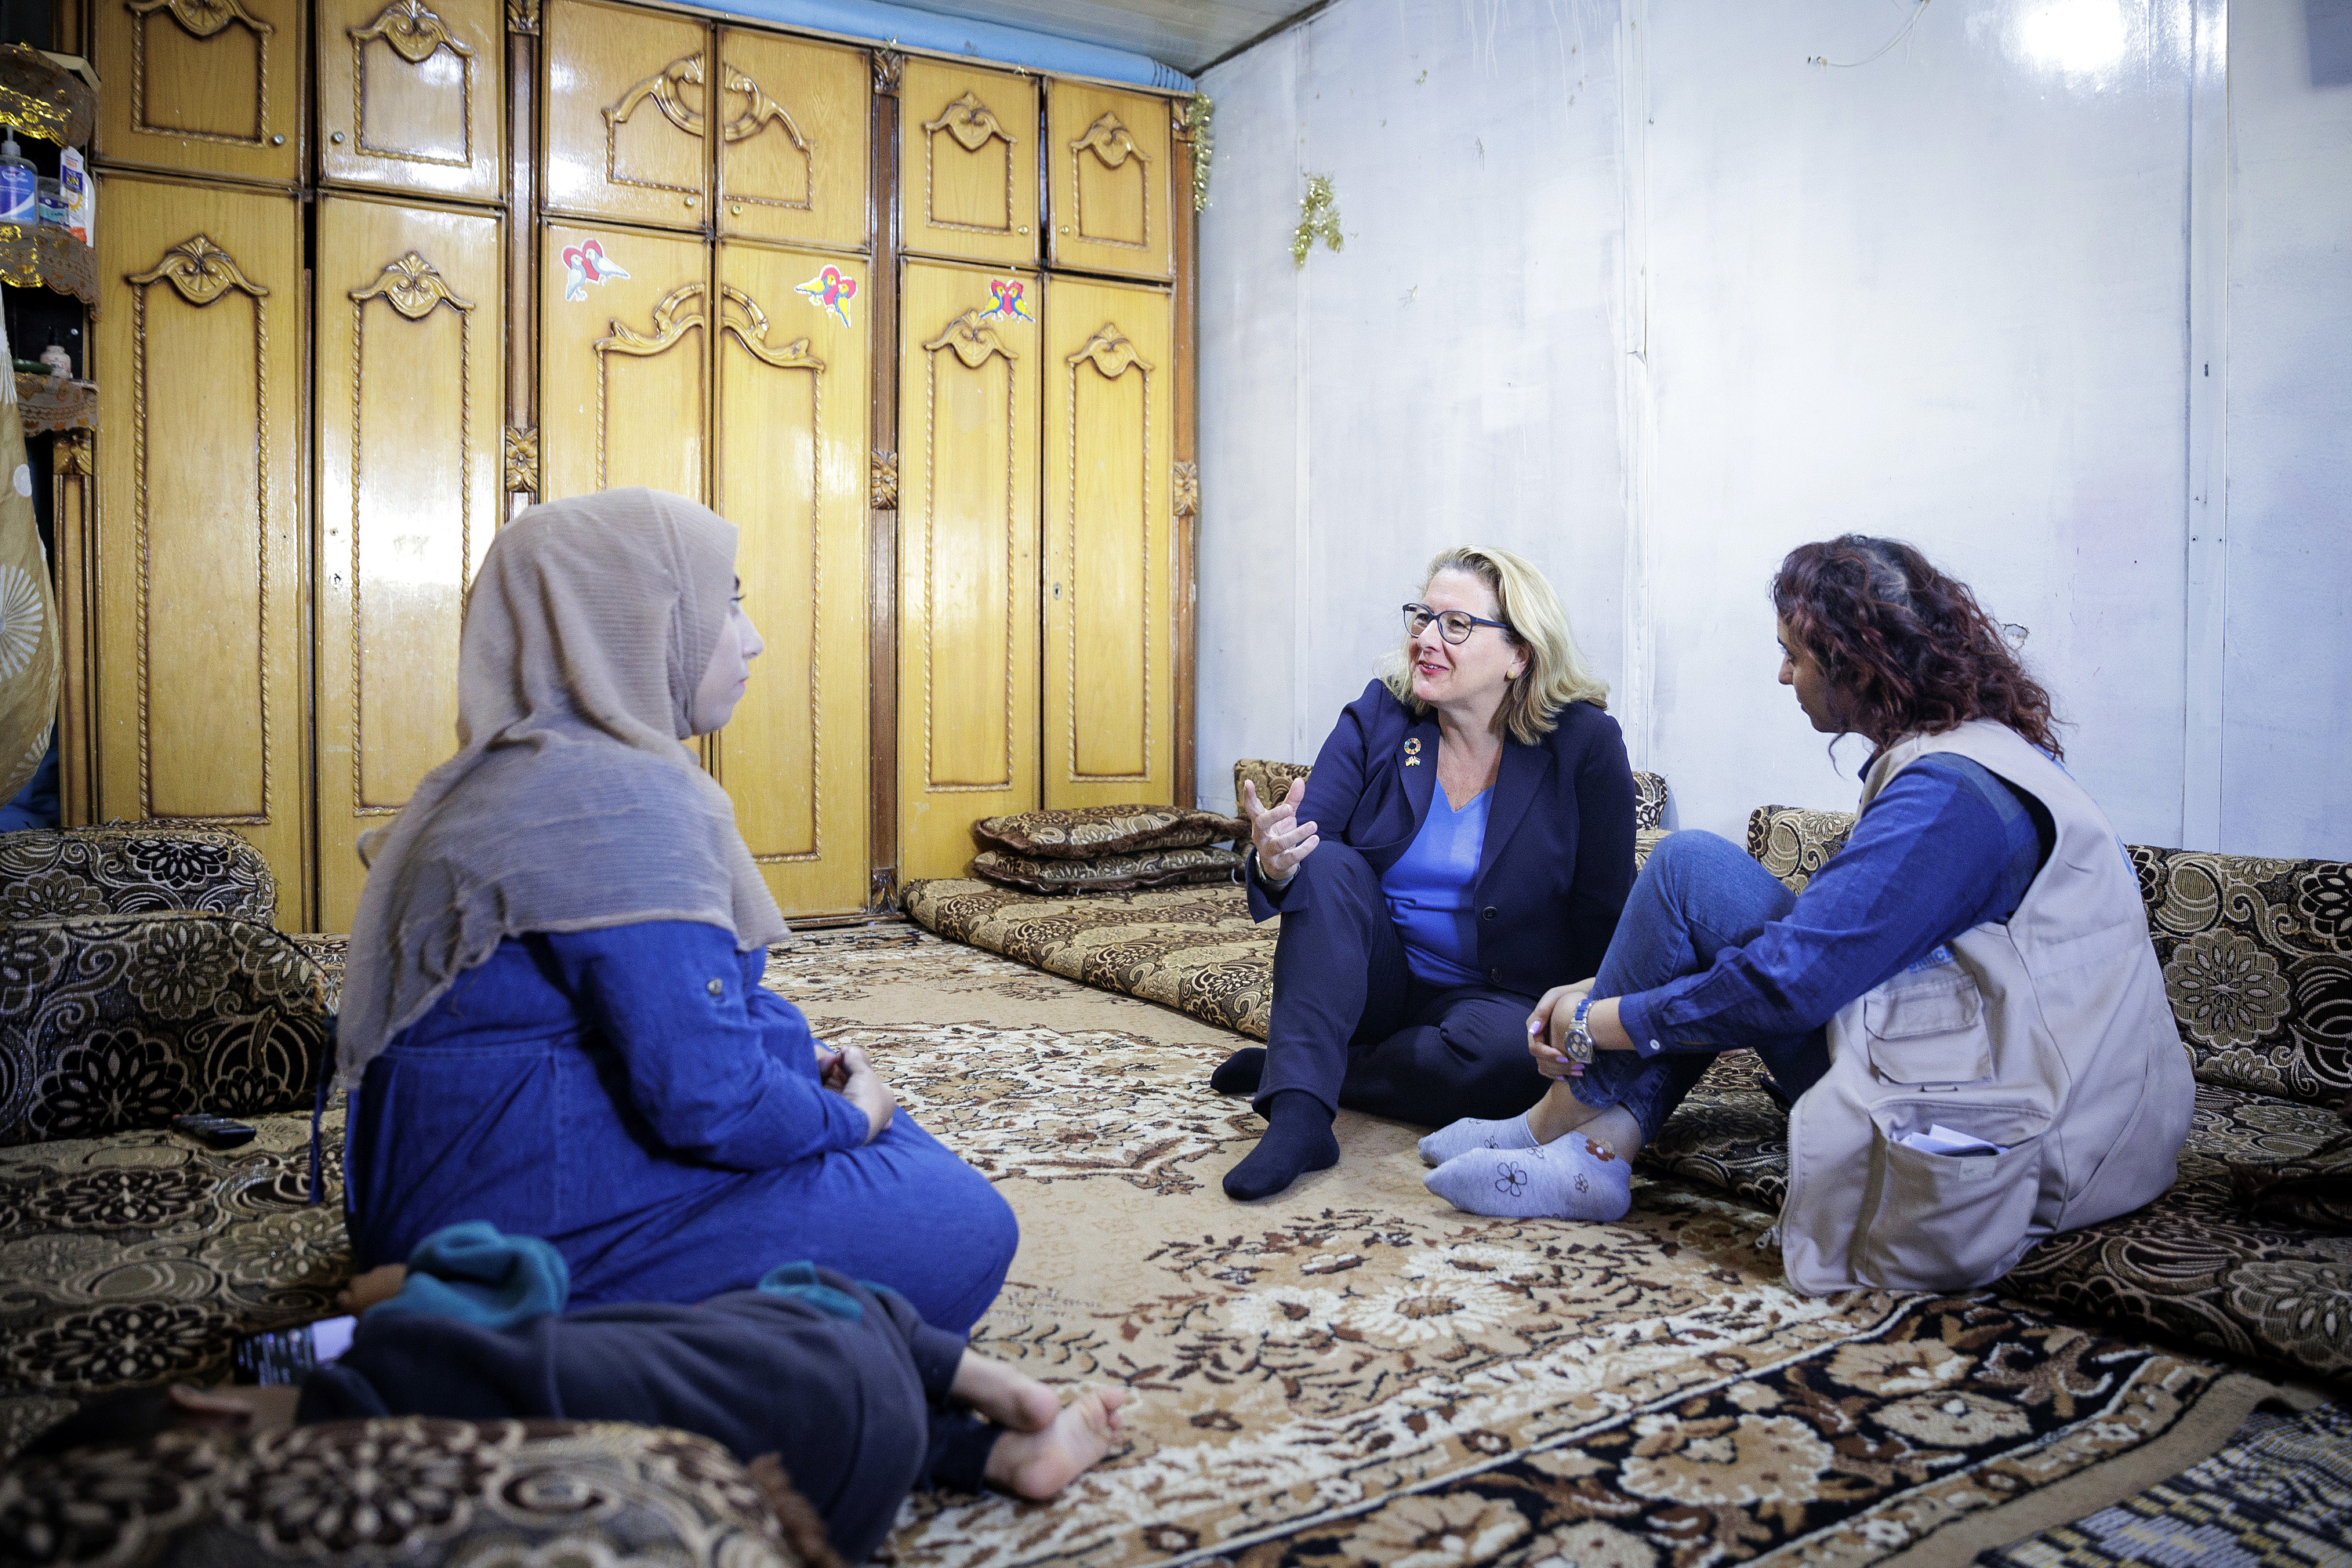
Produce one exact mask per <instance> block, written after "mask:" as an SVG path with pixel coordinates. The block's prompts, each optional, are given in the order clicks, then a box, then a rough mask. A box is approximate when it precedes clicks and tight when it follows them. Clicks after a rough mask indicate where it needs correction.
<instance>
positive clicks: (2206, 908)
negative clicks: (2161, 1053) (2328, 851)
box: [2131, 845, 2352, 1106]
mask: <svg viewBox="0 0 2352 1568" xmlns="http://www.w3.org/2000/svg"><path fill="white" fill-rule="evenodd" d="M2131 859H2132V866H2133V868H2135V869H2137V871H2138V872H2139V888H2140V896H2141V897H2142V898H2143V899H2145V900H2147V910H2148V931H2149V934H2150V935H2152V936H2153V937H2155V939H2156V956H2157V958H2158V962H2160V963H2162V964H2163V965H2164V986H2165V989H2166V990H2167V991H2168V992H2169V993H2170V994H2171V997H2172V1014H2173V1016H2174V1018H2175V1019H2176V1020H2178V1021H2179V1025H2180V1033H2181V1037H2182V1038H2184V1039H2185V1040H2186V1041H2187V1042H2188V1045H2189V1055H2190V1057H2191V1058H2192V1059H2193V1060H2194V1061H2195V1063H2196V1066H2197V1077H2198V1078H2199V1079H2200V1081H2202V1082H2205V1083H2215V1084H2227V1085H2229V1086H2231V1088H2234V1089H2251V1090H2253V1091H2255V1092H2257V1093H2261V1094H2276V1095H2283V1096H2284V1097H2286V1098H2287V1099H2289V1100H2302V1101H2303V1102H2305V1104H2309V1105H2329V1106H2332V1105H2335V1104H2336V1103H2337V1102H2339V1101H2340V1100H2343V1099H2344V1098H2345V1096H2346V1095H2347V1094H2352V865H2347V863H2345V862H2344V861H2341V860H2264V859H2257V858H2254V857H2252V856H2251V855H2210V854H2203V853H2199V852H2195V851H2191V850H2187V849H2149V848H2144V847H2139V846H2137V845H2135V846H2133V847H2132V850H2131Z"/></svg>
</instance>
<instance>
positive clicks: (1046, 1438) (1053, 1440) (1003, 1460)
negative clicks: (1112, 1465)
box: [987, 1388, 1134, 1502]
mask: <svg viewBox="0 0 2352 1568" xmlns="http://www.w3.org/2000/svg"><path fill="white" fill-rule="evenodd" d="M1133 1397H1134V1395H1132V1394H1129V1393H1128V1391H1127V1390H1126V1389H1124V1388H1089V1389H1087V1391H1086V1392H1085V1393H1084V1394H1079V1395H1078V1396H1077V1397H1076V1399H1074V1400H1072V1401H1070V1403H1069V1404H1068V1405H1065V1406H1064V1407H1063V1409H1062V1413H1061V1414H1060V1415H1057V1416H1055V1418H1054V1424H1053V1425H1052V1426H1048V1427H1047V1428H1046V1429H1045V1431H1043V1432H1007V1433H1006V1434H1005V1435H1004V1436H1002V1437H999V1438H998V1439H997V1440H996V1446H995V1447H992V1448H991V1449H989V1451H988V1472H987V1473H988V1481H989V1484H990V1485H991V1486H993V1487H996V1488H999V1489H1002V1490H1004V1491H1008V1492H1012V1493H1013V1494H1014V1495H1015V1496H1018V1497H1025V1498H1028V1499H1029V1500H1032V1501H1034V1502H1043V1501H1045V1500H1046V1499H1047V1498H1049V1497H1052V1496H1053V1495H1054V1494H1055V1492H1058V1491H1060V1490H1061V1489H1063V1488H1064V1487H1066V1486H1068V1485H1069V1484H1070V1483H1071V1482H1072V1481H1075V1480H1076V1479H1078V1478H1079V1477H1080V1476H1083V1475H1085V1474H1086V1473H1087V1471H1088V1470H1091V1469H1093V1468H1095V1467H1096V1466H1097V1465H1098V1464H1100V1463H1101V1462H1102V1458H1103V1456H1104V1455H1106V1454H1108V1453H1109V1452H1110V1446H1111V1443H1112V1442H1113V1440H1115V1439H1116V1438H1117V1437H1118V1435H1119V1431H1120V1429H1121V1426H1122V1423H1121V1420H1120V1416H1119V1414H1118V1411H1119V1406H1121V1405H1125V1404H1126V1403H1127V1402H1128V1401H1129V1399H1131V1398H1133Z"/></svg>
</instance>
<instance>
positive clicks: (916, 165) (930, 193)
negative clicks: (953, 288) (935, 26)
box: [898, 59, 1038, 267]
mask: <svg viewBox="0 0 2352 1568" xmlns="http://www.w3.org/2000/svg"><path fill="white" fill-rule="evenodd" d="M1037 168H1038V163H1037V83H1036V80H1035V79H1034V78H1031V77H1025V76H1014V75H1013V74H1012V73H1010V72H1007V71H993V70H983V69H981V68H977V67H972V66H961V65H950V64H949V63H947V62H945V61H942V60H925V59H910V60H908V62H907V68H906V74H905V76H904V77H903V78H902V79H901V80H900V83H899V88H898V202H899V213H900V216H899V226H900V235H901V241H900V242H901V244H902V245H903V246H904V247H906V249H908V251H911V252H915V253H918V254H921V255H929V256H951V257H961V258H968V259H970V260H973V261H993V262H1001V263H1005V264H1010V265H1014V266H1033V267H1034V265H1036V261H1037V255H1038V251H1037Z"/></svg>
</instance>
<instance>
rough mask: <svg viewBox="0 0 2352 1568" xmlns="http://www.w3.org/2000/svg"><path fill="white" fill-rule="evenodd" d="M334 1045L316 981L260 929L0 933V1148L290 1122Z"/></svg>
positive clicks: (315, 970)
mask: <svg viewBox="0 0 2352 1568" xmlns="http://www.w3.org/2000/svg"><path fill="white" fill-rule="evenodd" d="M328 1032H329V1017H328V1011H327V992H326V982H325V976H324V975H323V974H322V973H320V969H319V966H318V965H317V964H316V963H313V962H312V961H311V960H310V958H309V957H308V956H307V955H305V954H304V953H303V952H302V951H301V950H300V949H299V947H297V946H295V944H294V943H293V942H289V940H287V938H286V937H285V936H283V935H282V934H280V933H279V932H278V931H276V930H274V929H273V928H272V927H270V926H269V925H268V924H267V923H266V922H263V921H253V920H247V919H241V918H239V917H236V916H231V915H214V914H194V913H177V914H163V915H90V916H83V917H79V918H75V919H68V920H52V921H15V922H12V923H6V924H0V1147H5V1146H6V1145H9V1144H14V1143H25V1142H37V1141H39V1140H42V1139H49V1138H93V1137H99V1136H102V1135H104V1134H106V1133H109V1132H117V1131H127V1130H130V1129H133V1128H155V1127H163V1126H166V1125H168V1124H169V1122H170V1121H171V1119H172V1118H173V1116H175V1115H177V1114H179V1113H181V1112H183V1111H191V1110H209V1111H214V1112H216V1113H219V1114H222V1115H227V1116H251V1115H257V1114H260V1113H262V1112H266V1111H272V1110H293V1109H295V1108H296V1107H298V1106H302V1105H306V1104H307V1103H308V1102H309V1099H310V1090H311V1088H312V1086H313V1085H314V1084H315V1083H316V1082H317V1081H318V1075H319V1071H320V1066H321V1064H322V1063H323V1062H324V1061H325V1059H326V1053H327V1048H328Z"/></svg>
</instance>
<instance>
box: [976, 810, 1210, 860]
mask: <svg viewBox="0 0 2352 1568" xmlns="http://www.w3.org/2000/svg"><path fill="white" fill-rule="evenodd" d="M1248 832H1249V825H1248V824H1247V823H1244V822H1243V821H1242V820H1241V819H1240V818H1239V817H1233V816H1220V815H1218V814H1217V813H1216V812H1213V811H1195V810H1193V809H1192V808H1191V807H1189V806H1179V805H1082V806H1076V807H1073V808H1071V809H1068V810H1063V811H1023V812H1016V813H1014V814H1013V816H984V817H982V818H981V819H980V820H979V821H978V822H975V823H973V824H972V825H971V836H972V837H974V838H977V839H978V840H980V844H981V847H982V849H983V850H987V849H998V850H1003V851H1006V852H1008V853H1010V854H1013V855H1016V856H1020V857H1023V858H1030V859H1046V860H1090V859H1097V858H1101V857H1103V856H1106V855H1139V854H1143V853H1146V852H1147V851H1150V850H1154V849H1196V848H1198V847H1201V846H1202V845H1203V844H1214V843H1217V842H1219V841H1220V840H1229V839H1234V838H1239V837H1244V835H1246V834H1247V833H1248Z"/></svg>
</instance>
